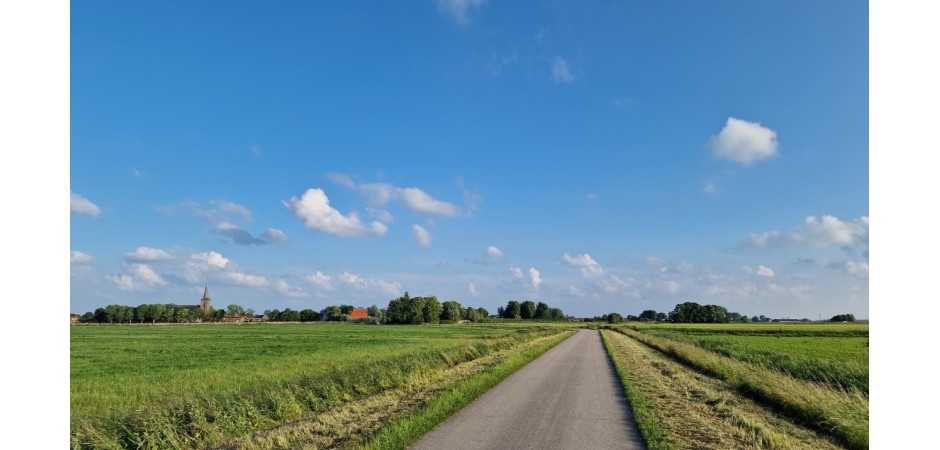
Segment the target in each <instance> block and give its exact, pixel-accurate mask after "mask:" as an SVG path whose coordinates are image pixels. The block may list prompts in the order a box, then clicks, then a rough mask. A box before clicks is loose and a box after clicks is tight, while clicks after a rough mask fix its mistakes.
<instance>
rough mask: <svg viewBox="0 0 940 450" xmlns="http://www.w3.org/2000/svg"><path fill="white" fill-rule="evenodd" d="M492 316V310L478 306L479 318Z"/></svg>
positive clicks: (479, 319)
mask: <svg viewBox="0 0 940 450" xmlns="http://www.w3.org/2000/svg"><path fill="white" fill-rule="evenodd" d="M489 317H490V312H489V311H487V310H486V308H483V307H482V306H481V307H479V308H477V320H478V321H481V320H485V319H487V318H489Z"/></svg>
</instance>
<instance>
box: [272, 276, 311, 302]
mask: <svg viewBox="0 0 940 450" xmlns="http://www.w3.org/2000/svg"><path fill="white" fill-rule="evenodd" d="M274 287H275V289H277V291H278V292H279V293H280V294H281V295H283V296H285V297H291V298H300V297H307V296H308V295H307V292H306V291H304V290H303V289H301V288H299V287H295V286H291V285H290V284H287V282H286V281H284V279H283V278H278V279H277V281H275V282H274Z"/></svg>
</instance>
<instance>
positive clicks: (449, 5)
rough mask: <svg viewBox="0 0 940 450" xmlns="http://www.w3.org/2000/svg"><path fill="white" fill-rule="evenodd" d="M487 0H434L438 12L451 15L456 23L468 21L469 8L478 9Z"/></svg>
mask: <svg viewBox="0 0 940 450" xmlns="http://www.w3.org/2000/svg"><path fill="white" fill-rule="evenodd" d="M486 2H487V0H435V1H434V3H436V4H437V10H438V12H440V13H442V14H446V15H449V16H451V18H453V19H454V20H455V21H456V22H457V23H458V24H460V25H466V24H468V23H470V10H478V9H480V8H482V7H483V5H485V4H486Z"/></svg>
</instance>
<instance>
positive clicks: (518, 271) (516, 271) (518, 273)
mask: <svg viewBox="0 0 940 450" xmlns="http://www.w3.org/2000/svg"><path fill="white" fill-rule="evenodd" d="M509 271H510V272H512V276H514V277H516V278H518V279H520V280H521V279H522V278H523V277H524V276H525V275H523V274H522V269H520V268H518V267H510V268H509Z"/></svg>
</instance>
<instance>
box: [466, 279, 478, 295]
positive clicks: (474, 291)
mask: <svg viewBox="0 0 940 450" xmlns="http://www.w3.org/2000/svg"><path fill="white" fill-rule="evenodd" d="M467 292H469V293H470V295H477V285H475V284H473V282H472V281H471V282H469V283H467Z"/></svg>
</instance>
